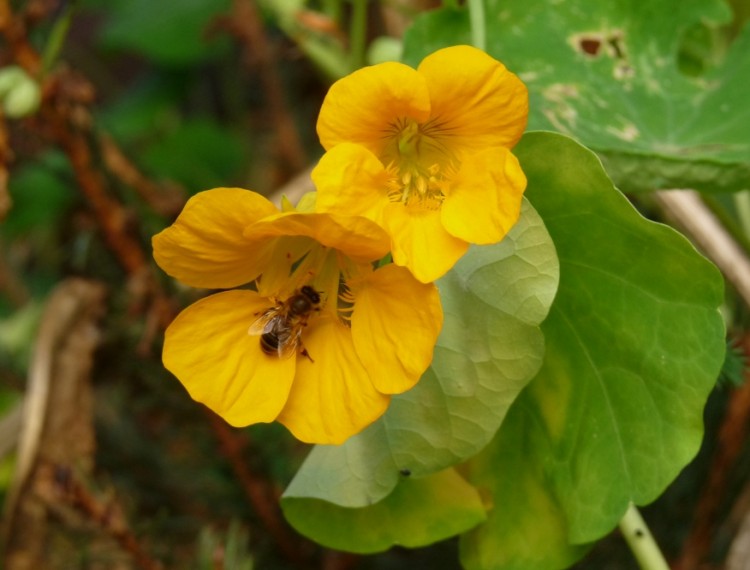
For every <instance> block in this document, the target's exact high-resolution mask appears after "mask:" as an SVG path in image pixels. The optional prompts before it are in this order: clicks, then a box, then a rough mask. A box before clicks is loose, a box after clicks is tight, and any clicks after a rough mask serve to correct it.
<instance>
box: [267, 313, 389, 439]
mask: <svg viewBox="0 0 750 570" xmlns="http://www.w3.org/2000/svg"><path fill="white" fill-rule="evenodd" d="M306 332H307V333H308V334H306V335H305V339H304V340H305V349H306V350H307V352H308V354H309V355H310V358H312V359H313V362H311V361H310V359H308V358H305V357H300V358H299V359H298V363H297V378H296V379H295V381H294V386H293V388H292V391H291V393H290V394H289V400H288V401H287V404H286V406H285V407H284V409H283V410H282V412H281V414H279V417H278V418H277V419H278V421H279V422H281V423H282V424H284V425H285V426H286V427H287V428H288V429H289V431H291V432H292V433H293V434H294V436H295V437H296V438H297V439H299V440H300V441H306V442H310V443H313V442H314V443H325V444H340V443H343V442H344V441H345V440H346V439H347V438H348V437H350V436H352V435H354V434H355V433H358V432H360V431H361V430H363V429H364V428H365V427H366V426H368V425H369V424H371V423H372V422H374V421H375V420H376V419H377V418H379V417H380V416H381V415H382V414H383V413H384V412H385V410H386V408H387V407H388V403H389V402H390V396H386V395H383V394H381V393H380V392H378V391H377V390H376V389H375V387H374V386H373V385H372V382H371V381H370V377H369V375H368V373H367V371H366V370H365V367H364V366H363V365H362V362H360V360H359V358H358V357H357V353H356V351H355V349H354V344H353V342H352V335H351V330H350V329H349V328H348V327H347V326H346V325H344V324H342V323H341V322H339V321H337V320H334V319H332V318H328V317H326V316H321V317H320V318H319V319H318V321H317V322H316V323H315V327H314V328H313V329H312V330H309V331H306Z"/></svg>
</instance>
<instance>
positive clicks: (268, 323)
mask: <svg viewBox="0 0 750 570" xmlns="http://www.w3.org/2000/svg"><path fill="white" fill-rule="evenodd" d="M280 320H281V314H280V311H279V309H278V307H271V308H270V309H268V310H267V311H265V312H264V313H262V314H261V315H260V316H259V317H258V318H257V319H255V321H253V324H251V325H250V328H249V329H247V334H249V335H250V336H260V335H262V334H264V333H267V332H271V331H272V330H273V329H274V328H275V327H277V326H278V324H279V321H280Z"/></svg>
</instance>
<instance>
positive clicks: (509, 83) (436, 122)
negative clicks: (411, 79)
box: [417, 46, 529, 152]
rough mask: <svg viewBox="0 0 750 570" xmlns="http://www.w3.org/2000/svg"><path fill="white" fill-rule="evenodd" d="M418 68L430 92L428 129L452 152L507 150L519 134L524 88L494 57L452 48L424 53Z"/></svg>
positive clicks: (526, 105)
mask: <svg viewBox="0 0 750 570" xmlns="http://www.w3.org/2000/svg"><path fill="white" fill-rule="evenodd" d="M417 70H418V71H419V73H420V75H422V76H423V77H424V78H425V81H426V82H427V85H428V88H429V91H430V102H431V105H432V114H431V117H430V123H429V125H432V126H431V127H429V129H430V130H429V133H430V135H431V136H435V137H437V138H440V140H443V141H444V142H445V144H446V145H447V146H448V147H449V148H451V149H453V150H454V152H460V151H471V152H474V151H476V150H479V149H482V148H486V147H490V146H504V147H507V148H511V147H512V146H513V145H515V144H516V143H517V142H518V140H519V139H520V138H521V135H522V134H523V131H524V129H525V128H526V121H527V119H528V114H529V102H528V92H527V90H526V86H525V85H524V84H523V82H522V81H521V80H520V79H519V78H518V77H517V76H516V75H514V74H513V73H511V72H510V71H508V70H507V69H506V68H505V66H504V65H503V64H502V63H500V62H499V61H497V60H496V59H493V58H492V57H490V56H489V55H487V54H486V53H484V52H483V51H481V50H478V49H476V48H473V47H470V46H454V47H449V48H445V49H441V50H438V51H436V52H435V53H433V54H431V55H429V56H427V57H426V58H425V59H423V60H422V63H420V64H419V67H418V68H417ZM441 135H445V138H441Z"/></svg>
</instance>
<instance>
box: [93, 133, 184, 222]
mask: <svg viewBox="0 0 750 570" xmlns="http://www.w3.org/2000/svg"><path fill="white" fill-rule="evenodd" d="M99 146H100V147H101V151H102V158H103V159H104V162H105V164H106V165H107V168H109V170H110V171H111V172H112V173H113V174H114V175H115V176H117V177H118V178H119V179H120V180H122V181H123V182H124V183H125V184H126V185H128V186H130V187H131V188H133V189H134V190H135V191H136V192H138V195H139V196H140V197H141V198H142V199H143V201H144V202H146V203H147V204H148V205H149V206H151V208H152V209H153V210H154V211H155V212H158V213H159V214H161V215H162V216H165V217H168V218H172V217H175V216H177V214H178V213H179V212H180V210H181V209H182V206H184V205H185V200H186V197H185V196H186V193H185V189H184V188H181V187H180V186H179V185H178V184H177V183H175V182H169V183H167V184H156V183H155V182H153V181H152V180H150V179H149V178H147V177H146V176H144V175H143V173H141V172H140V170H138V168H136V166H135V165H134V164H133V163H132V162H131V161H130V160H129V159H128V157H127V156H125V153H123V152H122V149H120V147H119V146H118V145H117V143H116V142H115V141H114V139H113V138H112V137H110V136H108V135H100V136H99Z"/></svg>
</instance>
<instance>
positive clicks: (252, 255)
mask: <svg viewBox="0 0 750 570" xmlns="http://www.w3.org/2000/svg"><path fill="white" fill-rule="evenodd" d="M277 212H278V210H277V209H276V207H275V206H274V205H273V204H272V203H271V202H269V201H268V200H267V199H266V198H264V197H263V196H261V195H260V194H256V193H255V192H251V191H250V190H243V189H241V188H215V189H213V190H206V191H205V192H200V193H198V194H196V195H195V196H193V197H192V198H190V200H188V201H187V203H186V204H185V207H184V208H183V210H182V212H181V213H180V215H179V216H178V217H177V220H175V222H174V224H172V225H171V226H169V227H168V228H166V229H165V230H163V231H162V232H160V233H158V234H157V235H155V236H154V237H153V238H152V244H153V248H154V259H155V260H156V263H158V264H159V267H161V268H162V269H163V270H164V271H165V272H166V273H168V274H169V275H171V276H172V277H174V278H176V279H178V280H179V281H181V282H182V283H185V284H186V285H190V286H191V287H203V288H208V289H229V288H231V287H236V286H238V285H242V284H244V283H248V282H250V281H252V280H253V279H255V277H257V276H258V274H259V273H260V272H261V270H262V268H263V266H264V265H265V264H266V263H267V262H268V252H267V251H266V250H265V249H264V248H258V247H257V246H255V245H253V244H252V243H250V242H249V241H248V240H247V239H245V238H244V237H243V231H244V229H245V227H246V226H248V225H250V224H252V223H253V222H256V221H257V220H260V219H262V218H264V217H266V216H270V215H272V214H276V213H277Z"/></svg>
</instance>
